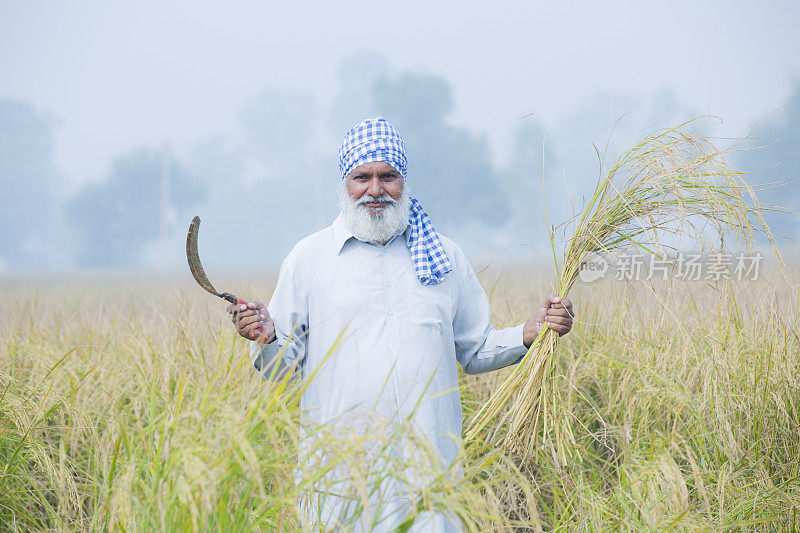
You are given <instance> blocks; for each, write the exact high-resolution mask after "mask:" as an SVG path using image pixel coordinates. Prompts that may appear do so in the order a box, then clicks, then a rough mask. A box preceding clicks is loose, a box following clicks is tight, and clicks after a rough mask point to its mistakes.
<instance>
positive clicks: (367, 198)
mask: <svg viewBox="0 0 800 533" xmlns="http://www.w3.org/2000/svg"><path fill="white" fill-rule="evenodd" d="M369 202H386V203H387V204H389V205H394V204H396V203H397V200H395V199H394V198H392V197H391V196H389V195H388V194H381V195H380V196H362V197H361V198H359V199H358V201H357V202H356V205H364V204H366V203H369Z"/></svg>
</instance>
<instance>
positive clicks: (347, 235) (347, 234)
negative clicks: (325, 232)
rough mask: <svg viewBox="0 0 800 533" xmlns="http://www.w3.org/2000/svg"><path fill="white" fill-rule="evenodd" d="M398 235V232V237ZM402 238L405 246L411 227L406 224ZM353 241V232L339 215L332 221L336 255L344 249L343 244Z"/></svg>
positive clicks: (341, 215) (340, 214)
mask: <svg viewBox="0 0 800 533" xmlns="http://www.w3.org/2000/svg"><path fill="white" fill-rule="evenodd" d="M399 234H400V233H399V232H398V235H399ZM403 234H404V237H405V239H406V245H408V240H409V239H410V238H411V225H410V224H406V227H405V229H404V230H403ZM351 238H352V239H355V238H356V236H355V235H353V232H352V231H350V228H349V227H347V222H346V221H345V219H344V215H343V214H342V213H339V216H337V217H336V220H334V221H333V239H334V242H335V243H336V253H337V254H339V253H341V251H342V248H344V244H345V243H346V242H347V241H348V240H350V239H351Z"/></svg>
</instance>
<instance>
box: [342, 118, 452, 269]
mask: <svg viewBox="0 0 800 533" xmlns="http://www.w3.org/2000/svg"><path fill="white" fill-rule="evenodd" d="M375 161H385V162H386V163H389V164H390V165H392V166H393V167H394V168H395V170H397V171H398V172H399V173H400V175H401V176H403V179H406V170H407V169H406V163H407V161H406V145H405V143H403V138H402V137H400V134H399V133H397V130H396V129H394V128H393V127H392V125H391V124H389V123H388V122H387V121H386V119H384V118H383V117H375V118H368V119H367V120H365V121H363V122H361V123H360V124H357V125H355V126H353V127H352V128H351V129H350V131H348V132H347V134H346V135H345V136H344V142H342V146H341V147H339V170H340V171H341V173H342V179H345V178H346V177H347V175H348V174H350V172H352V170H353V169H354V168H356V167H360V166H361V165H364V164H367V163H374V162H375ZM408 223H409V224H410V225H411V235H410V238H409V240H408V250H409V251H410V252H411V259H412V260H413V261H414V270H415V271H416V274H417V278H418V279H419V280H420V282H422V284H423V285H433V284H436V283H439V282H440V281H442V279H443V278H444V275H445V274H447V273H448V272H450V271H451V270H453V267H452V266H451V265H450V260H449V259H448V258H447V253H446V252H445V251H444V246H442V241H441V240H440V239H439V234H438V233H436V230H435V229H434V227H433V224H431V219H430V217H428V214H427V213H426V212H425V210H424V209H422V205H420V203H419V201H418V200H417V199H416V198H414V197H413V196H412V197H411V209H410V212H409V214H408Z"/></svg>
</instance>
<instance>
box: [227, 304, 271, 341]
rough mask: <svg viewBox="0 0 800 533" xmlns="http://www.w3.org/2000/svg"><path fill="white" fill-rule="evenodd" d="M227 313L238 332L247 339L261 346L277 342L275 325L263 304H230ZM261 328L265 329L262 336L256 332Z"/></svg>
mask: <svg viewBox="0 0 800 533" xmlns="http://www.w3.org/2000/svg"><path fill="white" fill-rule="evenodd" d="M227 311H228V312H229V313H230V314H231V320H232V321H233V325H234V326H235V327H236V331H237V332H238V333H239V335H241V336H242V337H244V338H245V339H247V340H249V341H258V342H260V343H261V344H269V343H270V342H272V341H274V340H275V324H273V322H272V317H271V316H269V311H267V306H265V305H264V304H263V303H261V302H259V301H258V300H253V301H252V302H247V304H229V305H228V307H227ZM259 326H260V327H261V328H263V334H262V335H259V334H258V333H257V332H256V330H257V329H258V328H259Z"/></svg>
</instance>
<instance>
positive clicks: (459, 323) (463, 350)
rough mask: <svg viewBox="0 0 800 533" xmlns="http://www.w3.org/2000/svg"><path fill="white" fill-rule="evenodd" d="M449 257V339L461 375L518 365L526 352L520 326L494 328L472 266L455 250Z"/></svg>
mask: <svg viewBox="0 0 800 533" xmlns="http://www.w3.org/2000/svg"><path fill="white" fill-rule="evenodd" d="M452 255H453V256H454V259H455V265H454V269H453V270H454V272H453V273H452V274H453V275H454V281H455V282H456V283H457V284H458V287H457V289H456V290H457V302H456V311H455V315H454V318H453V337H454V340H455V345H456V359H458V362H459V363H460V364H461V367H462V368H463V369H464V372H466V373H467V374H480V373H483V372H490V371H492V370H497V369H499V368H503V367H505V366H508V365H512V364H515V363H517V362H519V360H520V359H521V358H522V356H523V355H525V353H526V352H527V348H525V345H524V344H523V343H522V328H523V326H524V324H520V325H518V326H514V327H510V328H505V329H495V328H494V326H492V324H491V322H490V318H491V315H490V308H489V299H488V298H487V297H486V292H485V291H484V290H483V287H482V286H481V284H480V282H479V281H478V277H477V276H476V275H475V272H474V271H473V269H472V266H471V265H470V264H469V261H467V259H466V257H465V256H464V253H463V252H462V251H461V250H460V249H459V248H458V247H456V248H455V252H454V253H453V254H452Z"/></svg>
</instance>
